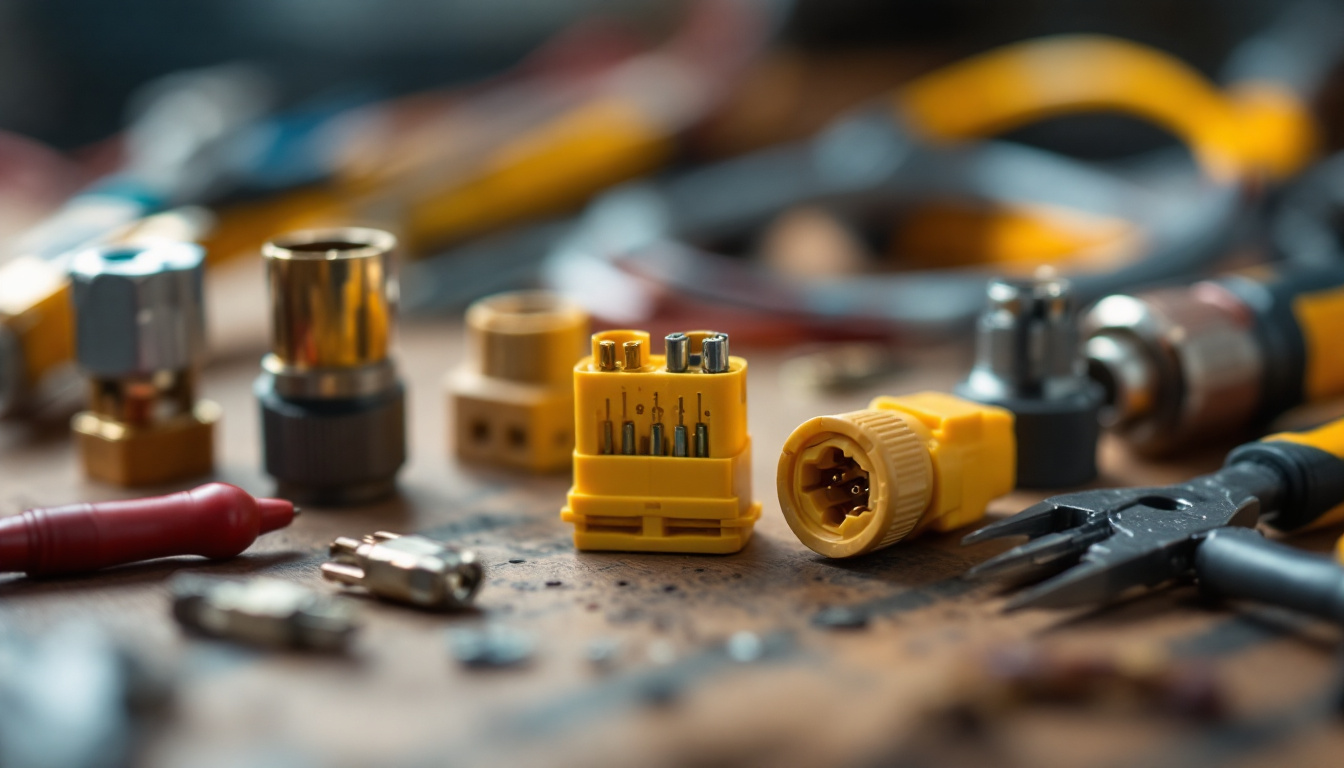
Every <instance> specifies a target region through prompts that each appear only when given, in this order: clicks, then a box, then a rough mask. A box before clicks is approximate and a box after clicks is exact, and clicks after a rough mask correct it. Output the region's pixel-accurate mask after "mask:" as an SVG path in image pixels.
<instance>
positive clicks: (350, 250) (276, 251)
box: [261, 227, 397, 261]
mask: <svg viewBox="0 0 1344 768" xmlns="http://www.w3.org/2000/svg"><path fill="white" fill-rule="evenodd" d="M396 247H397V238H396V237H395V236H393V235H392V234H391V233H390V232H384V231H382V230H380V229H368V228H365V227H344V228H339V229H312V230H304V231H300V232H291V233H288V234H285V235H281V236H280V237H277V238H275V239H274V240H271V241H270V242H268V243H266V244H265V245H264V246H262V250H261V252H262V255H263V256H265V257H267V258H270V259H290V260H295V261H308V260H319V259H320V260H328V261H329V260H332V259H364V258H372V257H376V256H381V255H382V254H385V253H388V252H390V251H392V250H393V249H395V248H396Z"/></svg>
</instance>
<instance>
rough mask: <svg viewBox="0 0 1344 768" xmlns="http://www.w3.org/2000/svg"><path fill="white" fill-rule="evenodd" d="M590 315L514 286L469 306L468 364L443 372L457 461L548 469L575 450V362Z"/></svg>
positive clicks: (557, 298)
mask: <svg viewBox="0 0 1344 768" xmlns="http://www.w3.org/2000/svg"><path fill="white" fill-rule="evenodd" d="M587 337H588V315H587V314H586V313H585V312H584V311H583V310H582V309H580V308H579V307H578V306H576V305H574V304H572V303H570V302H568V301H565V300H564V299H562V298H561V297H560V296H558V295H556V294H553V293H547V292H544V291H518V292H513V293H501V294H498V295H495V296H490V297H487V298H484V299H481V300H480V301H478V302H476V303H475V304H472V305H471V307H469V308H468V309H467V340H468V346H469V348H470V350H469V352H468V354H467V359H466V362H465V363H464V364H463V365H462V367H461V368H459V369H457V370H456V371H453V372H452V373H450V374H449V376H448V381H447V383H446V388H447V390H448V397H449V400H450V403H449V406H450V409H451V411H452V412H453V414H454V418H453V430H452V434H451V435H450V442H451V443H452V446H453V447H454V448H455V450H456V452H457V455H458V457H459V458H461V459H464V460H468V461H479V462H486V463H493V464H504V465H509V466H515V467H522V468H524V469H529V470H532V471H534V472H552V471H556V470H559V469H563V468H566V467H568V466H569V462H570V458H571V455H572V454H573V451H574V390H573V385H572V383H571V377H572V376H573V373H572V372H573V370H574V361H576V360H578V359H579V357H580V356H582V355H583V349H584V342H585V340H586V339H587Z"/></svg>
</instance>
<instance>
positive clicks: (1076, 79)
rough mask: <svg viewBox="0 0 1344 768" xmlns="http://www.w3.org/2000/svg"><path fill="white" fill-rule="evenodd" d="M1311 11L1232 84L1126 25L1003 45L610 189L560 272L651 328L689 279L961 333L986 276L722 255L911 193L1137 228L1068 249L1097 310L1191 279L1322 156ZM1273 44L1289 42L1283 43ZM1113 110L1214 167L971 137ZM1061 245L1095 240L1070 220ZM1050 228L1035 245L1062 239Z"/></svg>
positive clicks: (1323, 37) (563, 283)
mask: <svg viewBox="0 0 1344 768" xmlns="http://www.w3.org/2000/svg"><path fill="white" fill-rule="evenodd" d="M1309 10H1310V11H1311V13H1308V14H1307V16H1309V17H1310V18H1309V19H1308V22H1307V23H1301V18H1300V17H1301V16H1302V14H1297V16H1296V17H1294V18H1286V19H1285V20H1284V21H1283V23H1279V24H1275V25H1272V26H1271V27H1270V29H1269V30H1268V31H1266V32H1265V33H1264V34H1262V35H1260V36H1257V37H1255V38H1253V39H1251V40H1248V41H1247V42H1246V43H1245V44H1244V45H1243V46H1242V49H1239V50H1238V53H1237V54H1236V55H1235V56H1234V57H1233V59H1234V62H1233V63H1234V64H1235V66H1230V67H1229V82H1230V84H1229V85H1228V86H1227V87H1226V88H1225V89H1223V90H1219V89H1218V88H1216V87H1215V86H1214V85H1213V84H1212V83H1210V82H1208V81H1207V80H1206V79H1205V78H1204V77H1203V76H1202V75H1200V73H1198V72H1196V71H1194V70H1193V69H1191V68H1190V67H1188V66H1186V65H1184V64H1183V63H1181V62H1179V61H1177V60H1175V59H1172V58H1171V57H1169V56H1167V55H1165V54H1162V53H1160V52H1158V51H1156V50H1153V49H1151V48H1147V47H1144V46H1141V45H1137V44H1133V43H1128V42H1124V41H1121V40H1116V39H1111V38H1105V37H1094V36H1067V37H1054V38H1045V39H1041V40H1035V41H1028V42H1025V43H1020V44H1016V45H1011V46H1007V47H1004V48H1001V49H998V50H994V51H990V52H988V53H985V54H982V55H980V56H977V57H974V58H972V59H969V60H967V61H965V62H962V63H959V64H956V65H953V66H951V67H948V68H946V69H944V70H940V71H937V72H934V73H931V74H929V75H926V76H924V77H922V78H919V79H917V80H915V81H913V82H912V83H910V84H909V85H907V86H905V87H904V88H902V89H900V90H899V91H898V92H897V93H896V94H895V95H894V96H893V97H892V98H890V99H888V100H886V101H885V102H884V103H880V104H878V105H876V106H875V107H873V108H871V109H869V110H867V111H866V112H863V113H861V114H859V115H856V116H854V117H852V118H850V119H847V120H844V121H841V122H839V123H838V124H837V125H835V126H834V127H833V128H831V129H830V130H828V131H826V132H824V133H823V134H822V135H821V136H819V137H817V138H816V139H815V140H813V141H812V142H810V143H809V144H804V145H798V146H792V147H781V148H777V149H772V150H767V151H764V152H760V153H756V154H754V155H749V156H747V157H743V158H738V159H735V160H731V161H728V162H726V163H723V164H720V165H718V166H715V167H712V168H708V169H700V170H695V171H691V172H689V173H687V174H685V175H683V176H680V177H677V178H673V179H671V180H669V181H667V182H665V183H660V184H642V185H633V186H630V187H628V188H625V189H621V190H619V191H616V192H613V193H611V194H609V195H607V196H605V197H604V198H603V199H601V200H599V201H598V202H596V203H595V204H594V205H593V207H592V208H591V209H590V211H589V213H588V214H587V215H586V216H585V219H584V220H583V222H582V223H581V225H580V226H579V227H578V228H577V230H576V231H575V232H574V233H572V234H571V235H570V236H569V237H568V238H566V239H565V240H564V241H563V242H561V243H560V244H559V245H558V246H557V247H556V248H555V249H553V251H552V254H551V256H550V258H549V259H548V262H547V264H546V266H545V269H546V275H547V279H548V281H550V283H551V285H553V286H555V287H556V288H558V289H559V290H561V291H562V292H564V293H566V294H568V295H571V296H574V297H576V298H578V299H580V300H581V301H582V303H583V304H584V306H585V307H587V308H588V309H589V311H590V312H592V313H593V314H594V315H595V316H596V317H598V318H599V319H600V320H602V321H604V322H612V323H621V324H632V323H639V322H647V320H648V317H649V316H650V314H651V313H653V312H654V311H656V310H657V309H658V308H659V302H658V299H659V297H660V296H661V295H664V294H666V293H669V292H673V293H676V294H678V295H679V296H681V297H691V298H693V299H696V300H701V301H705V302H712V303H715V304H719V305H731V306H734V307H737V308H738V309H749V310H754V311H757V312H766V313H770V314H773V315H776V316H783V317H788V318H794V319H807V320H810V321H811V322H813V323H816V324H820V325H822V326H823V327H826V324H827V323H834V322H835V321H841V320H843V321H845V323H846V327H847V328H849V329H850V331H851V332H853V328H854V325H855V323H856V322H862V323H865V324H868V325H870V326H874V327H878V328H882V327H886V328H888V329H890V328H895V329H898V330H903V331H907V332H916V333H924V334H927V333H931V332H947V331H953V330H955V331H960V330H962V329H964V328H965V326H966V325H967V324H968V323H969V321H970V319H971V318H972V317H974V316H975V314H976V313H977V312H978V311H979V309H980V307H981V305H982V301H983V289H984V282H985V281H986V279H988V277H989V275H988V274H987V273H986V271H984V270H975V269H963V270H955V271H951V270H922V271H905V272H901V273H900V274H896V275H891V276H883V277H876V276H874V275H872V274H862V275H857V276H855V275H836V276H832V277H830V278H829V279H825V280H820V279H816V277H815V276H812V277H809V278H806V279H801V278H796V277H791V276H789V275H785V274H777V273H774V272H771V271H770V270H768V269H764V268H761V267H758V266H754V265H749V264H742V263H741V262H740V261H737V260H733V259H728V258H724V257H723V256H721V255H719V254H717V253H715V252H713V251H712V250H710V248H712V247H713V246H712V244H713V243H714V242H724V241H727V242H742V241H743V240H744V239H746V236H747V233H750V232H753V231H758V230H759V229H760V228H761V227H763V226H764V225H765V224H767V223H768V222H769V221H770V220H771V219H773V218H774V217H776V216H778V215H779V213H780V212H781V211H784V210H788V209H790V208H793V207H797V206H800V205H814V206H824V207H826V208H828V209H834V210H837V211H839V212H840V213H841V214H842V215H843V216H845V217H846V218H847V219H848V218H852V219H856V220H863V219H864V218H871V217H872V215H873V212H874V211H876V210H881V211H885V212H886V213H887V216H888V220H889V217H890V211H891V210H892V208H893V207H895V206H899V205H909V204H910V203H912V202H927V201H929V200H946V199H949V198H951V199H969V200H971V201H975V202H977V203H980V204H981V205H984V204H989V205H991V206H1001V207H1003V206H1006V207H1008V208H1010V209H1015V210H1017V211H1029V212H1035V215H1036V217H1037V218H1042V217H1041V216H1040V215H1041V214H1042V213H1043V212H1044V213H1046V214H1048V213H1050V212H1054V213H1056V214H1058V212H1060V211H1068V212H1072V213H1075V214H1079V215H1082V216H1084V217H1090V218H1094V219H1095V218H1102V219H1104V220H1107V221H1111V222H1120V223H1122V224H1124V225H1125V226H1122V227H1120V231H1122V232H1124V233H1126V236H1125V237H1124V238H1122V239H1120V240H1118V241H1115V242H1112V243H1110V247H1108V248H1103V249H1096V248H1092V249H1090V250H1089V249H1087V248H1085V247H1083V246H1084V243H1082V242H1078V243H1077V246H1076V247H1073V248H1069V249H1065V251H1064V252H1063V253H1062V255H1061V258H1062V257H1063V256H1069V255H1077V254H1080V253H1092V254H1093V255H1094V256H1096V257H1097V258H1096V259H1095V261H1096V262H1097V263H1095V264H1084V265H1083V267H1082V268H1081V269H1076V270H1070V272H1069V274H1068V275H1067V276H1068V277H1069V278H1070V280H1071V282H1072V283H1073V285H1074V289H1075V291H1076V292H1077V297H1078V300H1079V303H1080V304H1086V303H1089V302H1091V301H1093V300H1095V299H1097V298H1100V297H1101V296H1104V295H1106V294H1108V293H1112V292H1115V291H1117V290H1128V289H1130V288H1132V287H1135V286H1141V285H1146V284H1151V283H1155V282H1160V281H1162V280H1169V279H1171V278H1173V277H1178V276H1182V275H1187V274H1190V273H1192V272H1195V271H1196V270H1198V269H1200V268H1202V267H1204V266H1206V265H1208V264H1209V263H1211V262H1213V261H1216V260H1218V259H1220V258H1222V257H1223V256H1224V255H1226V254H1227V253H1228V251H1229V250H1230V246H1231V245H1233V244H1235V243H1237V242H1239V241H1241V240H1242V239H1244V238H1246V237H1248V236H1249V235H1250V234H1251V232H1250V228H1248V227H1247V223H1248V222H1250V221H1253V220H1254V217H1253V216H1250V215H1248V212H1249V211H1250V210H1252V207H1253V206H1256V205H1259V202H1258V201H1259V200H1260V197H1259V196H1257V195H1256V194H1254V191H1255V190H1257V189H1259V188H1260V187H1262V186H1263V185H1264V183H1265V182H1267V181H1268V182H1271V183H1277V182H1279V181H1281V180H1283V179H1284V178H1287V177H1288V176H1290V175H1291V174H1293V173H1294V172H1296V171H1297V170H1299V169H1300V168H1301V167H1302V165H1303V164H1305V163H1306V162H1308V161H1309V160H1310V159H1311V157H1312V156H1313V153H1314V152H1315V149H1316V146H1317V143H1318V137H1317V133H1318V131H1317V127H1316V125H1315V123H1314V121H1313V119H1312V118H1311V114H1310V110H1309V109H1308V107H1307V103H1308V100H1309V99H1310V98H1311V97H1312V95H1313V94H1314V92H1315V89H1316V88H1317V87H1318V86H1319V83H1320V81H1321V80H1322V79H1323V78H1324V74H1325V73H1327V72H1329V71H1330V67H1331V66H1332V63H1333V62H1334V61H1335V60H1336V59H1337V57H1338V55H1339V51H1340V50H1341V46H1340V45H1339V44H1338V42H1339V38H1340V37H1341V36H1344V22H1342V21H1341V19H1340V14H1338V13H1337V12H1335V11H1334V10H1333V9H1330V8H1328V7H1323V6H1316V5H1313V6H1312V8H1311V9H1309ZM1243 49H1245V50H1243ZM1266 50H1270V51H1275V52H1277V54H1276V55H1274V56H1265V55H1263V53H1264V51H1266ZM1284 51H1287V52H1288V54H1287V55H1288V58H1289V59H1291V60H1292V61H1295V62H1297V63H1298V64H1299V65H1300V66H1298V67H1285V66H1284V57H1283V56H1281V55H1278V54H1283V52H1284ZM1047 73H1048V76H1046V74H1047ZM1098 108H1105V109H1108V110H1111V111H1120V112H1123V113H1127V114H1130V115H1132V116H1136V117H1139V118H1141V119H1143V120H1146V121H1149V122H1152V123H1154V124H1156V125H1159V126H1161V127H1164V128H1166V129H1168V130H1169V131H1171V132H1172V133H1174V134H1175V135H1176V136H1178V137H1180V138H1181V139H1182V140H1183V141H1184V142H1185V143H1186V145H1187V146H1188V147H1190V148H1191V150H1192V152H1193V153H1194V155H1195V156H1196V158H1197V159H1198V161H1199V166H1200V169H1201V173H1200V174H1199V177H1198V178H1192V177H1191V174H1190V173H1189V171H1188V170H1186V169H1184V168H1183V167H1182V165H1181V164H1180V163H1174V164H1173V163H1166V164H1165V166H1164V167H1167V168H1177V169H1179V170H1178V171H1177V172H1176V173H1175V174H1171V173H1168V174H1167V175H1166V176H1165V177H1163V178H1162V179H1160V180H1156V181H1157V183H1156V184H1151V183H1139V180H1138V177H1137V176H1135V175H1133V174H1126V175H1117V174H1114V173H1109V172H1104V171H1102V170H1100V169H1099V168H1096V167H1093V166H1090V165H1087V164H1082V163H1078V162H1075V161H1071V160H1068V159H1066V158H1063V157H1060V156H1058V155H1054V154H1052V153H1048V152H1041V151H1033V150H1028V149H1027V148H1025V147H1021V146H1016V145H1003V144H997V143H988V144H982V145H979V146H967V145H966V144H965V142H968V141H970V140H973V139H981V138H984V137H987V136H990V135H993V134H995V133H998V132H1002V131H1005V130H1010V129H1013V128H1017V127H1021V126H1023V125H1025V124H1027V123H1030V122H1033V121H1036V120H1040V119H1044V118H1047V117H1053V116H1057V115H1061V114H1065V113H1071V112H1080V111H1088V110H1094V109H1098ZM1147 181H1148V182H1152V181H1155V180H1154V179H1148V180H1147ZM1248 192H1250V193H1251V194H1248ZM1043 218H1044V220H1045V221H1047V222H1048V221H1049V216H1048V215H1047V216H1045V217H1043ZM1056 220H1058V219H1056ZM1035 231H1037V232H1039V233H1044V234H1048V235H1050V236H1051V237H1052V238H1053V237H1054V236H1055V235H1059V233H1060V232H1061V228H1060V227H1059V226H1056V225H1051V224H1048V223H1047V224H1045V225H1044V226H1042V227H1038V228H1036V230H1035ZM1033 237H1034V236H1033ZM1059 239H1062V240H1064V241H1066V242H1073V241H1076V240H1077V237H1075V236H1074V235H1070V234H1068V233H1067V232H1065V233H1064V234H1062V235H1060V237H1059ZM1113 239H1114V238H1113ZM1039 240H1040V239H1039V238H1036V239H1034V240H1032V242H1033V244H1034V245H1033V248H1031V249H1028V250H1032V249H1037V250H1039V248H1036V247H1035V246H1040V247H1041V248H1045V249H1046V250H1047V252H1051V253H1054V252H1057V251H1059V249H1058V248H1057V247H1055V246H1050V245H1049V244H1048V243H1046V242H1044V241H1039ZM1002 241H1003V239H1002V238H994V237H983V238H980V239H978V240H976V241H975V242H991V243H992V242H1002ZM1038 241H1039V242H1038ZM705 243H710V244H711V245H709V246H706V245H705ZM1047 246H1049V247H1047ZM981 247H982V254H981V261H994V260H995V259H996V258H997V256H996V252H995V249H994V248H993V247H992V246H981ZM1117 256H1118V257H1119V258H1117ZM1117 265H1118V268H1116V267H1117ZM1001 269H1002V265H999V266H997V267H996V269H995V271H1001ZM669 289H671V291H669Z"/></svg>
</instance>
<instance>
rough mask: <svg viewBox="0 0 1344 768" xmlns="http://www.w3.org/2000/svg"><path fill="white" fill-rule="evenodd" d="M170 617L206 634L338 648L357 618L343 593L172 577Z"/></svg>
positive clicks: (267, 643) (343, 645)
mask: <svg viewBox="0 0 1344 768" xmlns="http://www.w3.org/2000/svg"><path fill="white" fill-rule="evenodd" d="M172 590H173V618H175V619H177V621H178V623H179V624H181V625H182V626H183V627H186V628H187V629H189V630H191V631H193V632H197V633H199V634H202V635H205V636H208V637H217V638H221V639H225V640H233V641H236V642H240V643H247V644H250V645H259V646H267V647H271V648H289V649H294V650H309V651H321V652H328V653H341V652H344V651H345V650H346V648H347V647H348V646H349V644H350V641H351V639H352V638H353V637H354V634H355V632H356V631H357V630H358V629H359V626H360V622H359V620H358V615H357V613H356V609H355V606H354V605H353V604H352V603H351V602H350V601H349V600H346V599H344V598H340V597H332V596H330V595H323V594H320V593H318V592H314V591H313V590H311V589H308V588H306V587H302V586H299V585H298V584H295V583H293V582H290V581H283V580H281V579H266V578H263V579H252V580H250V581H228V580H224V579H211V578H206V577H202V576H191V575H181V576H177V577H175V578H174V579H173V582H172Z"/></svg>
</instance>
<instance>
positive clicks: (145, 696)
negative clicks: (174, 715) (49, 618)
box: [0, 623, 173, 768]
mask: <svg viewBox="0 0 1344 768" xmlns="http://www.w3.org/2000/svg"><path fill="white" fill-rule="evenodd" d="M172 694H173V681H172V677H171V675H170V674H169V672H168V670H166V669H164V668H160V667H158V666H156V665H154V664H151V663H150V661H149V660H148V658H146V657H145V656H144V655H142V654H141V653H139V652H138V651H137V650H136V649H135V648H133V647H131V646H129V645H127V644H123V643H120V642H118V641H117V640H115V639H114V638H112V637H110V636H108V635H107V634H106V633H104V632H103V631H101V630H99V629H98V628H96V627H94V626H93V625H90V624H76V623H69V624H62V625H58V626H56V627H55V628H52V629H50V630H48V631H45V632H43V633H41V634H38V635H21V634H17V633H15V632H13V631H0V712H4V717H0V765H3V766H5V768H55V766H60V768H121V767H122V766H126V765H130V764H131V762H132V758H133V755H134V754H135V748H136V746H137V742H138V741H139V738H140V736H141V732H142V731H143V730H144V729H145V727H146V726H148V725H149V724H150V722H152V720H153V718H154V717H155V716H157V715H160V714H162V713H163V712H164V711H165V710H167V708H168V706H169V705H170V703H171V700H172Z"/></svg>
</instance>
